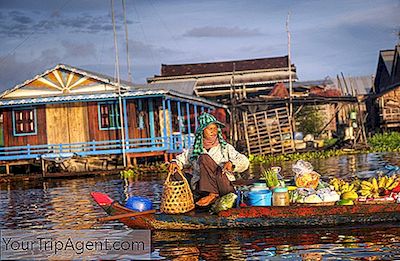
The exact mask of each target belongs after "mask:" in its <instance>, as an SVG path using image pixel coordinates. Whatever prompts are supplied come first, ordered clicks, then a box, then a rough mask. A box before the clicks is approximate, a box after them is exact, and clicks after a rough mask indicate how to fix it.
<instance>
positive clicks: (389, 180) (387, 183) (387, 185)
mask: <svg viewBox="0 0 400 261" xmlns="http://www.w3.org/2000/svg"><path fill="white" fill-rule="evenodd" d="M393 182H394V179H393V178H392V177H390V178H388V179H387V181H386V184H385V188H388V187H390V186H391V185H392V184H393Z"/></svg>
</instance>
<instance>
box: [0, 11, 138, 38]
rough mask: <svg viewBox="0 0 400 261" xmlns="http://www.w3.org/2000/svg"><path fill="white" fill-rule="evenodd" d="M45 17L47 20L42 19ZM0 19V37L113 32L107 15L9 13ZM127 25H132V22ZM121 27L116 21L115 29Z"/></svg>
mask: <svg viewBox="0 0 400 261" xmlns="http://www.w3.org/2000/svg"><path fill="white" fill-rule="evenodd" d="M0 14H1V13H0ZM47 16H48V18H44V17H47ZM0 19H1V24H0V36H1V35H6V36H16V37H22V36H26V35H27V34H32V33H35V34H46V33H50V32H57V31H63V32H64V33H88V34H97V33H101V32H110V31H112V30H113V27H112V23H111V17H110V16H109V15H108V14H99V15H93V14H88V13H78V14H75V15H70V14H68V13H67V14H66V15H60V14H59V13H58V12H53V13H51V14H50V15H49V14H47V13H45V12H40V11H9V12H7V13H3V14H2V16H0ZM127 23H129V24H132V21H127ZM122 26H123V21H122V20H121V21H120V20H117V21H116V29H117V30H121V28H122Z"/></svg>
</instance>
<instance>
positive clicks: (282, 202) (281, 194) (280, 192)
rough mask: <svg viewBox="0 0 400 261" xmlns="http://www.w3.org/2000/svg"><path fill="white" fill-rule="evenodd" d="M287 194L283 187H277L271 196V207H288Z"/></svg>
mask: <svg viewBox="0 0 400 261" xmlns="http://www.w3.org/2000/svg"><path fill="white" fill-rule="evenodd" d="M289 204H290V201H289V192H288V189H287V188H286V187H285V188H284V187H278V188H275V189H274V193H273V195H272V205H273V206H289Z"/></svg>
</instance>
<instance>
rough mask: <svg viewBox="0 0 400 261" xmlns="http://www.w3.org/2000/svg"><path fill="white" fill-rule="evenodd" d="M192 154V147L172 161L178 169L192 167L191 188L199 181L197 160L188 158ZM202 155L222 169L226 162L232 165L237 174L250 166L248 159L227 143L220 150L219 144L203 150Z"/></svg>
mask: <svg viewBox="0 0 400 261" xmlns="http://www.w3.org/2000/svg"><path fill="white" fill-rule="evenodd" d="M192 153H193V147H192V148H190V149H189V150H184V151H183V152H182V153H181V154H179V155H178V156H176V159H175V160H174V161H175V162H176V163H177V164H178V166H179V168H180V169H183V168H187V167H192V169H193V172H192V175H193V177H192V180H191V185H192V188H194V187H195V184H196V183H197V182H198V181H199V179H200V167H199V164H198V162H197V160H194V161H193V160H190V156H191V155H192ZM203 154H208V155H209V156H210V157H211V158H212V159H213V160H214V161H215V163H217V165H219V166H220V167H221V168H223V167H224V165H225V163H226V162H228V161H230V162H232V164H233V165H234V169H233V171H234V172H238V173H241V172H243V171H245V170H247V169H248V167H249V165H250V162H249V159H248V158H247V157H246V156H245V155H243V154H241V153H239V152H238V151H236V149H235V148H234V147H233V146H232V145H230V144H229V143H227V144H226V146H225V148H224V149H221V145H220V144H219V145H218V146H215V147H212V148H211V149H209V150H208V151H207V150H206V149H204V148H203Z"/></svg>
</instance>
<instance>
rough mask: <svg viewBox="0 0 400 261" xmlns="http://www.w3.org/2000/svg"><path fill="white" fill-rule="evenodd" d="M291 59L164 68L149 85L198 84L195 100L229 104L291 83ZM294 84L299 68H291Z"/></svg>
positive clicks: (263, 59) (195, 89) (195, 87)
mask: <svg viewBox="0 0 400 261" xmlns="http://www.w3.org/2000/svg"><path fill="white" fill-rule="evenodd" d="M288 65H289V64H288V56H282V57H271V58H260V59H248V60H236V61H219V62H209V63H193V64H173V65H167V64H162V65H161V75H155V76H154V77H151V78H148V79H147V81H148V83H150V84H154V83H164V82H171V81H172V82H176V81H188V80H189V81H195V86H194V88H193V93H194V94H195V95H196V96H200V97H205V98H208V99H211V100H216V101H220V102H223V103H225V104H226V103H230V101H231V100H232V97H233V96H236V98H239V99H240V98H243V97H251V96H258V95H262V94H268V93H269V92H270V91H271V90H272V88H273V87H274V85H275V84H276V83H278V82H283V83H287V82H289V66H288ZM291 74H292V80H293V81H295V80H296V78H297V76H296V67H295V66H294V65H292V67H291Z"/></svg>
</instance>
